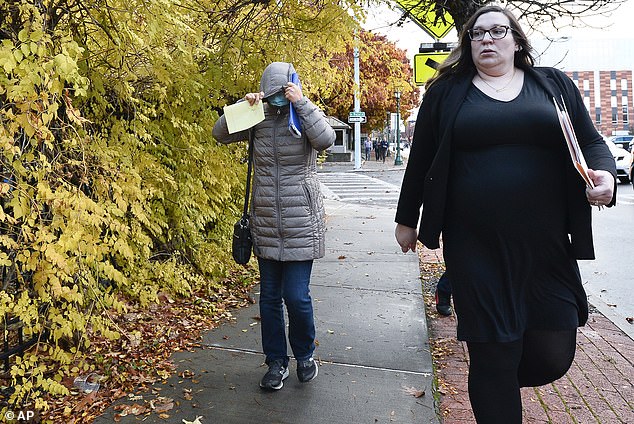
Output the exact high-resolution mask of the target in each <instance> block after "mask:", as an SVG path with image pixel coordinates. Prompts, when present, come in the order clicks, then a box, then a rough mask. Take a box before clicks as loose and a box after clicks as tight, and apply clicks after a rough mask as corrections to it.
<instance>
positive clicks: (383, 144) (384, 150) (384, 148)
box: [381, 139, 390, 163]
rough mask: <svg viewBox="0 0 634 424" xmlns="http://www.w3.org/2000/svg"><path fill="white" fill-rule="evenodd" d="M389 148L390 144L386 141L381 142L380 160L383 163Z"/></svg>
mask: <svg viewBox="0 0 634 424" xmlns="http://www.w3.org/2000/svg"><path fill="white" fill-rule="evenodd" d="M389 147H390V144H389V143H388V142H387V140H385V139H383V140H381V160H383V163H385V156H386V155H387V149H388V148H389Z"/></svg>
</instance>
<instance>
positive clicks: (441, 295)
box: [434, 271, 452, 317]
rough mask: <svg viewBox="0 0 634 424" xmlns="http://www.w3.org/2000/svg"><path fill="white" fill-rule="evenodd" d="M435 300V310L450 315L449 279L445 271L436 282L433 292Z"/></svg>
mask: <svg viewBox="0 0 634 424" xmlns="http://www.w3.org/2000/svg"><path fill="white" fill-rule="evenodd" d="M434 297H435V300H436V311H437V312H438V313H439V314H440V315H443V316H446V317H448V316H450V315H451V314H452V311H451V281H450V280H449V275H447V272H446V271H445V272H444V273H443V274H442V276H441V277H440V280H438V283H437V284H436V290H435V292H434Z"/></svg>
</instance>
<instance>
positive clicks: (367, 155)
mask: <svg viewBox="0 0 634 424" xmlns="http://www.w3.org/2000/svg"><path fill="white" fill-rule="evenodd" d="M370 153H372V142H371V141H370V139H366V140H365V160H370Z"/></svg>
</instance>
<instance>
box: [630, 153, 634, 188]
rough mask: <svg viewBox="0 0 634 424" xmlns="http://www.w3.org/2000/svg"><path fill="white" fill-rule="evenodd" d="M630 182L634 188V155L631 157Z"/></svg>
mask: <svg viewBox="0 0 634 424" xmlns="http://www.w3.org/2000/svg"><path fill="white" fill-rule="evenodd" d="M630 182H631V183H632V187H633V188H634V153H632V154H631V155H630Z"/></svg>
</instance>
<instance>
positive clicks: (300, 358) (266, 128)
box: [213, 62, 335, 390]
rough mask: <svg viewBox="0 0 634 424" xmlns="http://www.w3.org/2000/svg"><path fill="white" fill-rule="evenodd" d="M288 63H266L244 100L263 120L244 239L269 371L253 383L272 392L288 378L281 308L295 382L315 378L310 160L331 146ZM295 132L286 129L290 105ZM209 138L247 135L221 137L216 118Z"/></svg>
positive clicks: (318, 198)
mask: <svg viewBox="0 0 634 424" xmlns="http://www.w3.org/2000/svg"><path fill="white" fill-rule="evenodd" d="M294 73H295V69H294V67H293V65H292V64H290V63H284V62H273V63H271V64H270V65H269V66H267V67H266V69H265V70H264V73H263V74H262V79H261V81H260V92H258V93H249V94H247V95H246V96H245V97H244V98H245V100H246V101H248V102H249V103H250V104H251V105H254V104H256V103H258V102H260V101H265V102H266V104H265V105H264V114H265V119H264V121H262V122H261V123H259V124H256V125H255V127H253V128H252V129H251V131H254V133H255V139H254V143H253V149H254V151H253V190H252V198H251V211H250V212H251V234H252V237H253V253H254V254H255V256H256V257H257V259H258V265H259V268H260V320H261V321H260V322H261V331H262V349H263V350H264V354H265V355H266V364H267V365H268V367H269V369H268V372H267V373H266V374H265V375H264V377H263V378H262V380H261V381H260V387H262V388H263V389H270V390H279V389H281V388H282V386H283V380H284V379H285V378H287V377H288V362H289V357H288V354H287V349H286V345H287V341H286V325H285V323H284V305H285V306H286V311H287V313H288V321H289V323H288V341H289V342H290V346H291V349H292V350H293V354H294V355H295V359H296V360H297V377H298V379H299V381H301V382H308V381H310V380H312V379H313V378H315V377H316V376H317V372H318V368H317V363H316V362H315V361H314V359H313V352H314V350H315V320H314V317H313V304H312V299H311V297H310V289H309V284H310V275H311V271H312V266H313V260H314V259H318V258H321V257H323V256H324V254H325V245H324V233H325V230H326V228H325V211H324V206H323V201H322V194H321V192H320V189H319V180H318V179H317V173H316V159H317V155H318V154H319V152H320V151H323V150H325V149H327V148H328V147H330V145H332V143H333V142H334V141H335V132H334V130H333V129H332V127H331V126H330V125H328V122H327V121H326V119H325V116H324V113H323V112H322V111H321V110H320V109H319V108H318V107H317V106H315V105H314V104H313V103H312V102H311V101H310V100H308V98H306V96H304V95H303V94H302V89H301V85H299V84H294V83H292V82H290V81H291V76H293V74H294ZM291 103H292V106H293V108H294V110H295V111H296V112H297V115H298V116H299V119H300V122H301V129H302V132H301V134H299V137H300V138H297V136H296V135H295V134H292V133H291V132H290V130H289V119H288V117H289V113H290V104H291ZM213 136H214V138H215V139H216V140H218V141H220V142H221V143H225V144H227V143H232V142H237V141H242V140H246V139H248V137H249V131H248V130H245V131H241V132H238V133H234V134H229V132H228V130H227V122H226V120H225V117H224V115H223V116H221V117H220V119H218V121H217V122H216V124H215V125H214V129H213Z"/></svg>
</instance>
